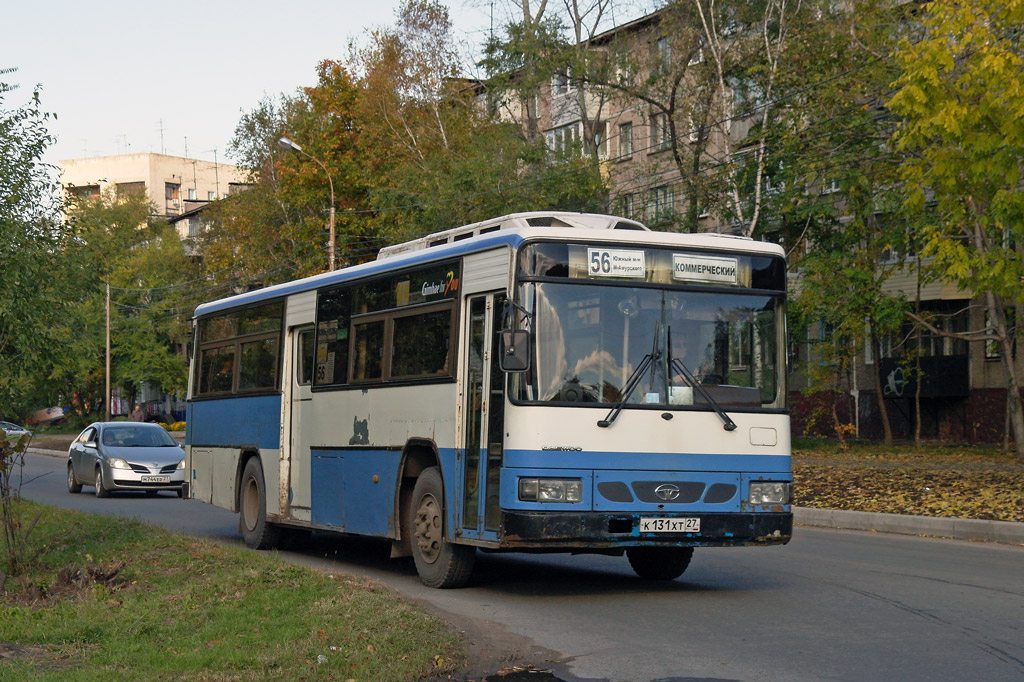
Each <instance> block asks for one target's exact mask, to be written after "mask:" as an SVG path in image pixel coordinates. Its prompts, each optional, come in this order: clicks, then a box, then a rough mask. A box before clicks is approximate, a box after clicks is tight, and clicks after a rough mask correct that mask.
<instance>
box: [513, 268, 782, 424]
mask: <svg viewBox="0 0 1024 682" xmlns="http://www.w3.org/2000/svg"><path fill="white" fill-rule="evenodd" d="M520 300H521V302H522V303H523V305H524V308H525V309H526V310H528V311H529V312H530V313H531V315H530V316H529V322H528V323H527V324H528V326H529V327H530V328H531V330H532V332H533V338H534V347H533V352H534V357H533V362H532V368H531V371H530V372H528V373H526V374H524V375H520V376H518V377H517V378H515V379H514V380H513V386H512V389H513V392H512V395H513V396H514V397H515V399H517V400H520V401H529V402H545V403H572V404H577V403H591V404H597V405H600V404H604V405H614V404H616V403H619V402H621V401H626V403H627V407H629V406H635V405H646V406H656V407H660V408H668V407H685V406H694V407H698V408H700V407H704V408H707V409H710V407H709V402H708V398H709V396H711V397H713V400H714V401H715V402H717V403H718V404H719V405H721V406H722V407H723V408H731V409H737V408H739V409H758V408H770V409H779V408H784V407H785V394H786V391H785V358H784V356H783V355H782V350H783V348H784V344H783V335H782V320H783V316H784V311H783V304H782V299H781V297H779V296H775V295H770V294H765V293H762V292H757V293H753V292H751V293H742V292H729V293H722V292H721V291H700V290H682V289H678V288H667V287H666V288H648V287H644V288H639V287H626V286H608V285H603V284H582V283H564V284H563V283H552V282H542V283H532V282H531V283H525V284H523V285H522V286H521V288H520ZM648 356H649V357H650V362H649V367H648V368H645V369H644V370H643V373H642V376H641V377H640V379H639V384H638V385H637V386H636V387H635V388H634V390H632V391H630V392H629V395H628V396H627V395H625V393H626V391H625V388H626V385H627V383H628V380H629V379H630V376H631V375H632V374H633V373H634V372H635V371H636V369H637V368H638V367H640V366H641V365H643V364H645V363H644V360H645V358H646V357H648Z"/></svg>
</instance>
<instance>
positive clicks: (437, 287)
mask: <svg viewBox="0 0 1024 682" xmlns="http://www.w3.org/2000/svg"><path fill="white" fill-rule="evenodd" d="M458 289H459V278H458V277H456V276H455V273H454V272H452V271H451V270H449V271H448V272H447V273H446V274H445V276H444V281H443V282H424V283H423V287H422V288H421V289H420V293H421V294H422V295H424V296H437V295H438V294H441V295H442V296H446V295H448V294H449V293H452V292H455V291H458Z"/></svg>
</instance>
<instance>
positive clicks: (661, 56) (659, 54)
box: [654, 36, 672, 74]
mask: <svg viewBox="0 0 1024 682" xmlns="http://www.w3.org/2000/svg"><path fill="white" fill-rule="evenodd" d="M654 63H655V71H656V73H659V74H666V73H668V72H670V71H671V70H672V41H671V40H670V39H669V37H668V36H665V37H663V38H658V40H657V41H655V43H654Z"/></svg>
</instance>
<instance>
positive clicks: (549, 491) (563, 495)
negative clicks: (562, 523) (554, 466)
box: [519, 478, 583, 502]
mask: <svg viewBox="0 0 1024 682" xmlns="http://www.w3.org/2000/svg"><path fill="white" fill-rule="evenodd" d="M519 499H520V500H522V501H523V502H581V501H582V500H583V482H582V481H581V480H580V479H578V478H520V479H519Z"/></svg>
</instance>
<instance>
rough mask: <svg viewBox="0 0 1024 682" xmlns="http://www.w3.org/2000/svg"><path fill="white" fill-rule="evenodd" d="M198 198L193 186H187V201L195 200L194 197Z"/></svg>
mask: <svg viewBox="0 0 1024 682" xmlns="http://www.w3.org/2000/svg"><path fill="white" fill-rule="evenodd" d="M198 198H199V197H198V195H197V194H196V190H195V188H194V187H189V188H188V200H189V201H195V200H196V199H198Z"/></svg>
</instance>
